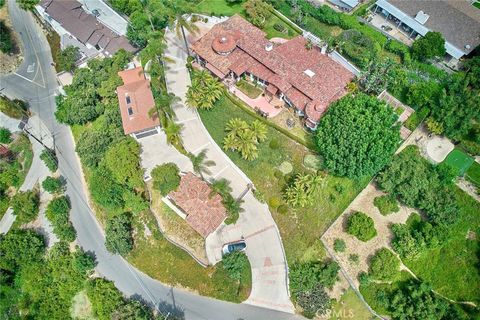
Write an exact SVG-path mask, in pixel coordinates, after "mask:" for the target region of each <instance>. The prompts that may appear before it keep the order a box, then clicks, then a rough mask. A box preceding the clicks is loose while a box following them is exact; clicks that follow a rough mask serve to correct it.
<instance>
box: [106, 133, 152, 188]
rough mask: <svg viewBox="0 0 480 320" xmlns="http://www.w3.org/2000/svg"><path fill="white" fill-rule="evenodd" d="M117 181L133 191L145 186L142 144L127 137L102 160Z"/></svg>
mask: <svg viewBox="0 0 480 320" xmlns="http://www.w3.org/2000/svg"><path fill="white" fill-rule="evenodd" d="M102 163H104V164H105V167H106V168H107V169H109V170H110V172H111V173H112V177H113V178H114V179H115V181H116V182H117V183H119V184H121V185H122V186H128V187H129V188H131V189H135V188H141V187H142V186H143V169H142V168H141V166H140V144H139V143H138V142H137V141H136V140H135V139H133V138H131V137H127V138H124V139H122V140H120V141H118V142H117V143H115V144H112V145H111V146H110V147H109V148H108V150H107V152H106V153H105V158H104V159H103V160H102Z"/></svg>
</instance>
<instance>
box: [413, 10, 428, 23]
mask: <svg viewBox="0 0 480 320" xmlns="http://www.w3.org/2000/svg"><path fill="white" fill-rule="evenodd" d="M428 18H430V16H429V15H428V14H426V13H425V12H423V10H420V11H418V13H417V15H416V16H415V20H416V21H417V22H419V23H421V24H425V22H427V20H428Z"/></svg>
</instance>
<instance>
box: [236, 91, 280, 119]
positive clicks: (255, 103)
mask: <svg viewBox="0 0 480 320" xmlns="http://www.w3.org/2000/svg"><path fill="white" fill-rule="evenodd" d="M229 90H230V92H232V93H233V94H234V95H235V96H237V97H238V98H239V99H240V100H242V101H243V102H245V103H246V104H247V105H248V106H249V107H250V108H252V109H254V110H255V108H258V109H260V110H262V111H263V112H265V113H266V114H267V117H269V118H273V117H275V116H276V115H278V114H279V113H280V112H282V111H283V108H284V107H283V106H274V105H272V104H271V103H270V102H268V100H267V98H265V97H264V96H262V95H259V96H258V97H256V98H255V99H252V98H250V97H249V96H247V95H246V94H245V93H243V92H242V91H241V90H240V89H238V88H236V87H232V88H230V89H229Z"/></svg>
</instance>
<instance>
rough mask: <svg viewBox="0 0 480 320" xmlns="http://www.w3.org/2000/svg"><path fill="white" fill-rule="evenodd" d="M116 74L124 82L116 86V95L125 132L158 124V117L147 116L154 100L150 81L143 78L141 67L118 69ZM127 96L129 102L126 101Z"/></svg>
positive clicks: (128, 132) (140, 129) (136, 130)
mask: <svg viewBox="0 0 480 320" xmlns="http://www.w3.org/2000/svg"><path fill="white" fill-rule="evenodd" d="M118 75H119V76H120V77H121V78H122V80H123V83H124V84H123V85H122V86H120V87H118V88H117V96H118V103H119V105H120V113H121V115H122V124H123V131H124V132H125V134H131V133H134V132H139V131H143V130H146V129H151V128H154V127H156V126H158V125H159V120H158V118H155V119H151V118H150V117H149V116H148V111H149V110H150V109H151V108H152V107H154V106H155V101H154V99H153V95H152V90H151V89H150V81H148V80H147V79H145V76H144V74H143V69H142V67H137V68H134V69H129V70H124V71H120V72H119V73H118ZM127 97H129V100H130V103H128V102H127ZM129 109H130V114H129Z"/></svg>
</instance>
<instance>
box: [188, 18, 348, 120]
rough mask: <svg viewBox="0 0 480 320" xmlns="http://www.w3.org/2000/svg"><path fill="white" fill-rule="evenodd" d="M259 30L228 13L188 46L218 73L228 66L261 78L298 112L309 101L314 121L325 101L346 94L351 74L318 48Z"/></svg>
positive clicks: (297, 38) (304, 41) (225, 71)
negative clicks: (275, 38) (274, 37)
mask: <svg viewBox="0 0 480 320" xmlns="http://www.w3.org/2000/svg"><path fill="white" fill-rule="evenodd" d="M265 35H266V34H265V32H263V31H262V30H260V29H258V28H257V27H255V26H253V25H252V24H251V23H249V22H248V21H246V20H245V19H243V18H242V17H241V16H239V15H234V16H232V17H231V18H229V19H228V20H227V21H225V22H222V23H219V24H217V25H215V26H214V27H213V28H212V29H211V30H210V31H209V32H208V33H207V34H205V35H204V36H203V37H201V38H200V39H199V40H197V41H196V42H195V43H194V44H192V49H193V51H195V52H196V53H197V54H198V55H199V56H200V57H202V58H203V59H205V60H206V61H207V62H208V63H207V65H206V67H207V68H208V69H209V70H210V71H212V72H213V73H214V74H216V75H217V76H219V77H224V76H225V75H226V74H228V73H229V72H230V71H232V72H233V73H235V74H236V75H237V76H239V75H241V74H243V73H244V72H248V73H251V74H253V75H255V76H257V77H258V78H261V79H262V80H265V81H267V82H268V83H269V84H270V86H269V89H270V92H275V91H276V90H277V89H278V90H280V91H281V92H283V93H284V94H285V95H286V96H287V98H288V99H289V100H290V101H291V102H292V103H293V104H294V105H295V107H297V108H298V109H300V110H302V111H305V109H306V107H307V104H308V103H309V102H312V101H313V102H314V103H313V104H310V108H308V110H307V111H309V112H310V115H308V114H307V116H309V117H310V116H311V117H312V120H314V121H318V119H319V118H320V116H321V114H322V113H323V112H324V111H325V110H326V108H327V107H328V105H329V104H330V103H331V102H333V101H334V100H336V99H338V98H340V97H342V96H343V95H344V94H346V92H347V91H346V85H347V84H348V83H349V82H350V81H351V80H352V79H353V77H354V75H353V74H352V73H350V71H348V70H347V69H345V68H344V67H343V66H342V65H340V64H339V63H337V62H335V61H334V60H332V59H331V58H330V57H328V56H327V55H326V54H324V53H322V52H321V50H320V49H319V48H318V47H316V46H311V47H310V48H309V46H308V44H307V40H306V39H305V38H304V37H302V36H298V37H296V38H293V39H291V40H289V41H287V42H285V43H282V44H273V43H271V42H270V41H269V40H268V39H267V38H266V37H265Z"/></svg>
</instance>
